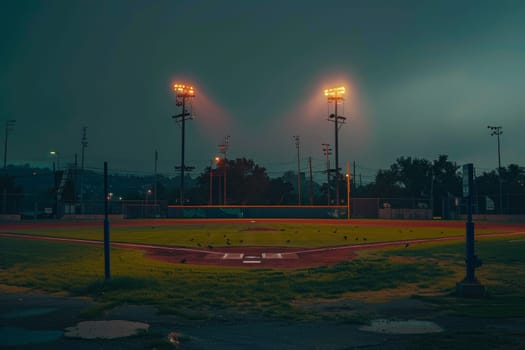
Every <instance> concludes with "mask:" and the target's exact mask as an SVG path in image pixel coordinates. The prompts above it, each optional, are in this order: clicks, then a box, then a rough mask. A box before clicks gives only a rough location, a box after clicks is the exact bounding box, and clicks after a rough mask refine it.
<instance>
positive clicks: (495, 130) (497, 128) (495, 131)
mask: <svg viewBox="0 0 525 350" xmlns="http://www.w3.org/2000/svg"><path fill="white" fill-rule="evenodd" d="M487 128H488V129H490V130H491V133H490V136H494V135H496V136H497V137H498V179H499V181H498V182H499V213H500V214H503V180H502V178H501V149H500V139H499V137H500V135H501V134H503V131H502V130H501V129H502V128H503V127H501V126H491V125H489V126H487Z"/></svg>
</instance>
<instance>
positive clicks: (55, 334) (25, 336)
mask: <svg viewBox="0 0 525 350" xmlns="http://www.w3.org/2000/svg"><path fill="white" fill-rule="evenodd" d="M62 334H63V332H62V331H45V330H34V329H25V328H18V327H0V347H1V346H18V345H27V344H38V343H47V342H50V341H53V340H56V339H58V338H60V337H61V336H62Z"/></svg>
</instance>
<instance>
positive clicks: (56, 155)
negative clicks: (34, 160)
mask: <svg viewBox="0 0 525 350" xmlns="http://www.w3.org/2000/svg"><path fill="white" fill-rule="evenodd" d="M49 154H50V155H51V157H53V158H56V160H57V168H56V171H60V154H59V153H58V152H57V151H51V152H49ZM54 164H55V163H54V162H53V169H54Z"/></svg>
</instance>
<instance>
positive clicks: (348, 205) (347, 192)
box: [346, 162, 352, 220]
mask: <svg viewBox="0 0 525 350" xmlns="http://www.w3.org/2000/svg"><path fill="white" fill-rule="evenodd" d="M351 179H352V174H351V173H350V162H348V163H346V211H347V218H348V220H350V180H351Z"/></svg>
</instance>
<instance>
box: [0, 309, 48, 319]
mask: <svg viewBox="0 0 525 350" xmlns="http://www.w3.org/2000/svg"><path fill="white" fill-rule="evenodd" d="M56 310H58V309H57V308H53V307H42V308H35V309H26V310H16V311H12V312H8V313H5V314H2V315H0V318H23V317H30V316H40V315H45V314H48V313H50V312H53V311H56Z"/></svg>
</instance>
